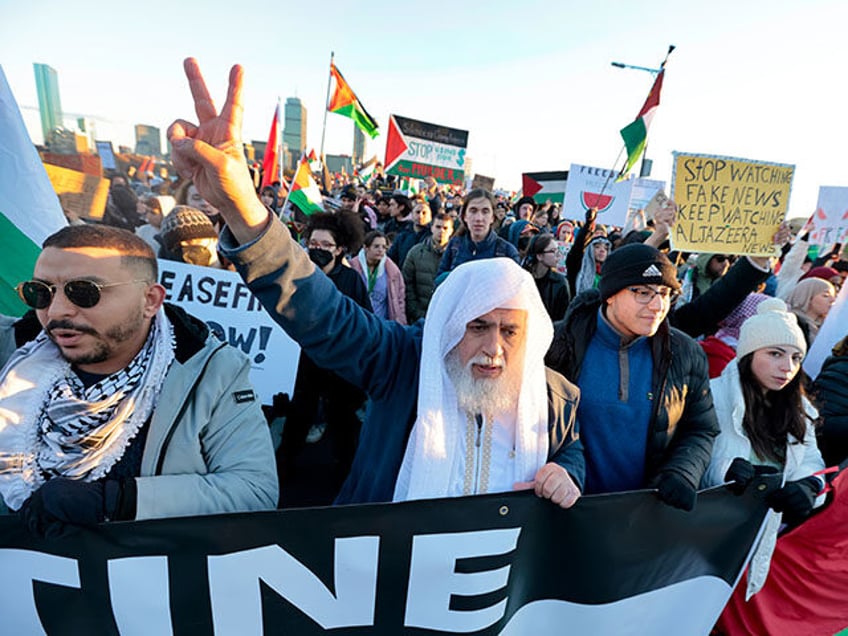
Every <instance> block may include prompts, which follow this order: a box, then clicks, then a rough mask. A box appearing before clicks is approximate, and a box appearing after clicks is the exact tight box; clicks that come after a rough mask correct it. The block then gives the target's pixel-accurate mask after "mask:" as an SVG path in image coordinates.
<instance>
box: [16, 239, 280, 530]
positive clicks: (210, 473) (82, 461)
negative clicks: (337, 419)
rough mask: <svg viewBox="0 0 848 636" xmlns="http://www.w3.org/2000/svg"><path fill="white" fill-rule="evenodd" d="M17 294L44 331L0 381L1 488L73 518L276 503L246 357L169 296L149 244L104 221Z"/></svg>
mask: <svg viewBox="0 0 848 636" xmlns="http://www.w3.org/2000/svg"><path fill="white" fill-rule="evenodd" d="M43 248H44V249H43V250H42V252H41V255H40V256H39V258H38V260H37V261H36V265H35V270H34V272H33V278H32V280H29V281H25V282H23V283H21V284H20V285H18V293H19V295H20V297H21V299H22V300H23V301H24V302H25V303H26V304H27V305H28V306H30V307H31V308H32V309H34V310H35V314H36V315H37V317H38V320H39V322H40V323H41V326H42V327H43V331H42V332H41V333H40V334H39V335H38V336H37V337H36V338H35V339H34V340H32V341H31V342H29V343H27V344H26V345H24V346H23V347H21V348H19V349H18V350H17V351H15V352H14V353H13V354H12V357H11V358H10V359H9V361H8V363H7V366H6V367H5V368H4V370H3V374H2V376H0V494H2V497H3V500H4V501H5V503H6V504H7V505H8V507H9V508H10V509H12V510H20V511H21V514H22V516H23V518H24V520H25V522H26V523H27V526H28V527H29V528H30V529H31V530H32V531H33V532H34V533H36V534H39V535H53V534H56V533H59V532H61V529H62V526H63V525H64V524H77V525H94V524H96V523H99V522H101V521H104V520H129V519H147V518H156V517H170V516H182V515H198V514H212V513H220V512H231V511H247V510H259V509H273V508H274V507H275V505H276V503H277V494H278V493H277V480H276V474H275V471H274V454H273V449H272V445H271V440H270V437H269V434H268V429H267V426H266V425H265V421H264V418H263V416H262V413H261V409H260V407H259V405H258V402H257V400H256V398H255V394H254V392H253V389H252V387H251V385H250V381H249V379H248V370H249V363H248V361H247V360H246V358H245V357H244V356H243V355H242V354H241V353H240V352H237V351H236V350H235V349H233V348H231V347H229V346H228V345H227V344H225V343H222V342H220V341H219V340H217V339H216V338H215V337H213V336H212V335H211V334H210V332H209V330H208V328H207V327H206V325H205V324H203V323H202V322H200V321H199V320H197V319H195V318H193V317H192V316H190V315H188V314H186V313H185V312H183V311H182V310H180V309H179V308H177V307H173V306H170V305H165V304H163V301H164V298H165V290H164V288H163V287H162V286H161V285H159V284H158V282H157V277H158V272H157V263H156V259H155V257H154V255H153V251H152V249H151V248H150V246H149V245H147V243H145V242H144V240H143V239H141V238H140V237H138V236H135V235H134V234H132V233H130V232H127V231H124V230H121V229H118V228H113V227H110V226H105V225H82V226H70V227H66V228H63V229H62V230H60V231H58V232H56V233H55V234H53V235H52V236H50V237H48V238H47V239H46V240H45V242H44V246H43Z"/></svg>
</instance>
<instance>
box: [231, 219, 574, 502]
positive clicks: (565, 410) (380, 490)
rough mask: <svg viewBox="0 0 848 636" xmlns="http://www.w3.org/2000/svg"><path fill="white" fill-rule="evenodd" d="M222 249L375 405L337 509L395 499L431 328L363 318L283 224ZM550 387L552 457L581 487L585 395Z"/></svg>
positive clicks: (276, 314) (277, 314)
mask: <svg viewBox="0 0 848 636" xmlns="http://www.w3.org/2000/svg"><path fill="white" fill-rule="evenodd" d="M220 247H221V249H222V251H223V253H224V255H225V256H226V257H227V258H229V259H230V260H231V261H232V262H233V263H234V264H235V266H236V268H237V269H238V271H239V273H240V274H241V275H242V277H243V278H244V280H245V282H246V283H247V284H248V286H249V287H250V289H251V291H252V292H253V293H254V294H255V295H256V297H257V298H258V299H259V300H260V302H261V303H262V305H263V306H264V307H265V309H266V310H267V311H268V313H269V314H270V315H271V316H272V317H273V318H274V320H276V321H277V322H278V323H279V324H280V326H282V328H283V329H284V330H285V331H286V333H288V334H289V336H291V338H292V339H293V340H295V341H296V342H297V343H298V344H300V346H301V347H302V348H303V350H304V351H305V352H306V353H307V355H309V357H311V358H312V359H313V360H314V361H315V363H316V364H317V365H318V366H320V367H322V368H325V369H328V370H331V371H333V372H334V373H336V374H337V375H339V376H340V377H342V378H344V379H345V380H347V381H348V382H350V383H351V384H354V385H355V386H358V387H360V388H362V389H363V390H365V391H366V392H367V393H368V395H369V397H370V398H371V401H370V404H369V410H368V413H367V415H366V418H365V422H364V424H363V426H362V430H361V433H360V439H359V448H358V450H357V452H356V456H355V458H354V460H353V466H352V467H351V472H350V475H349V476H348V479H347V481H346V482H345V484H344V486H343V487H342V490H341V492H340V493H339V496H338V498H337V500H336V503H366V502H385V501H391V500H392V495H393V493H394V486H395V481H396V479H397V475H398V471H399V470H400V464H401V461H402V460H403V455H404V451H405V450H406V441H407V439H408V437H409V432H410V431H411V430H412V426H413V424H414V423H415V416H416V405H417V397H418V372H419V366H420V358H421V339H422V335H423V322H422V321H418V322H417V323H416V324H415V325H412V326H404V325H400V324H398V323H396V322H394V321H383V320H381V319H380V318H378V317H377V316H375V315H374V314H372V313H370V312H366V311H364V310H362V308H361V307H359V306H358V305H357V304H356V303H355V302H353V301H352V300H350V299H349V298H347V297H346V296H343V295H342V294H340V293H339V292H338V290H337V289H336V287H335V286H334V285H333V283H332V282H331V281H330V279H329V278H327V276H325V275H324V273H323V272H321V271H319V270H316V268H315V267H314V266H313V264H312V262H311V261H310V260H309V258H308V256H307V255H306V253H305V252H304V251H303V250H302V249H301V248H300V247H299V246H298V245H297V244H296V243H295V242H294V241H293V240H292V239H291V237H290V235H289V233H288V230H286V228H285V227H284V226H283V225H282V224H281V223H280V222H279V221H278V220H277V219H273V220H272V221H271V223H270V224H269V227H268V228H267V230H266V231H265V232H264V233H263V234H262V235H261V236H260V237H259V238H257V239H256V240H255V241H253V242H252V243H249V244H247V245H244V246H241V247H237V246H236V244H235V240H234V239H233V236H232V234H231V233H230V232H229V230H225V231H224V232H223V233H222V235H221V241H220ZM293 362H294V361H291V363H293ZM279 363H280V364H286V361H280V362H279ZM547 380H548V395H549V431H550V436H549V459H550V461H554V462H556V463H558V464H560V465H561V466H563V467H564V468H565V469H566V470H567V471H568V473H569V474H570V475H571V476H572V478H573V479H574V481H575V482H576V483H577V485H578V487H581V488H582V484H583V476H584V472H585V463H584V460H583V448H582V445H581V443H580V439H579V435H578V432H577V429H576V422H575V414H576V412H577V401H578V396H579V391H578V390H577V388H576V387H575V386H574V385H573V384H571V383H570V382H568V381H567V380H565V378H564V377H562V376H561V375H559V374H558V373H556V372H554V371H549V373H548V378H547Z"/></svg>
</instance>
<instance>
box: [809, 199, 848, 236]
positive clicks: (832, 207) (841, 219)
mask: <svg viewBox="0 0 848 636" xmlns="http://www.w3.org/2000/svg"><path fill="white" fill-rule="evenodd" d="M813 222H814V223H815V226H814V229H813V231H812V232H811V233H810V244H811V245H818V246H820V247H822V248H824V250H825V251H826V250H828V249H830V248H831V247H833V245H834V244H835V243H842V244H843V245H844V244H845V242H846V239H848V188H846V187H837V186H820V187H819V201H818V203H817V204H816V213H815V217H814V221H813Z"/></svg>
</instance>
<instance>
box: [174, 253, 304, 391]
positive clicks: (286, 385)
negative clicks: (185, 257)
mask: <svg viewBox="0 0 848 636" xmlns="http://www.w3.org/2000/svg"><path fill="white" fill-rule="evenodd" d="M159 282H160V283H161V284H162V285H163V286H164V287H165V292H166V295H165V300H166V301H167V302H171V303H173V304H175V305H178V306H180V307H182V308H183V309H185V310H186V311H187V312H189V313H190V314H192V315H194V316H196V317H197V318H200V319H201V320H203V321H204V322H205V323H206V324H207V325H209V328H210V329H211V330H212V333H214V334H215V335H216V336H218V337H219V338H220V339H221V340H223V341H224V342H228V343H230V344H231V345H232V346H233V347H235V348H236V349H239V350H240V351H241V352H243V353H244V354H245V355H246V356H247V357H248V358H250V366H251V369H250V380H251V382H252V383H253V386H254V388H255V389H256V392H257V393H258V394H259V397H260V399H261V400H262V403H263V404H271V402H272V398H273V396H274V394H275V393H281V392H283V393H288V394H289V395H292V393H293V391H294V381H295V377H296V376H297V363H298V360H299V358H300V347H299V346H298V345H297V343H296V342H294V340H292V339H291V338H289V337H288V336H287V335H286V333H285V332H284V331H283V330H282V328H281V327H280V326H279V325H278V324H277V323H275V322H274V321H273V320H271V317H270V316H269V315H268V314H267V312H266V311H265V310H264V309H263V308H262V305H260V304H259V301H258V300H257V299H256V297H255V296H254V295H253V294H252V293H251V291H250V290H249V289H248V288H247V285H246V284H245V283H244V281H243V280H242V279H241V276H239V275H238V274H236V273H235V272H230V271H227V270H221V269H215V268H212V267H201V266H199V265H188V264H186V263H177V262H175V261H165V260H161V259H160V260H159Z"/></svg>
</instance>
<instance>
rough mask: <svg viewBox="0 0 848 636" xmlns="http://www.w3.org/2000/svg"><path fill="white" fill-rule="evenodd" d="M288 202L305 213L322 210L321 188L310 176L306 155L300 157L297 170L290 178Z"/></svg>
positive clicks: (310, 171)
mask: <svg viewBox="0 0 848 636" xmlns="http://www.w3.org/2000/svg"><path fill="white" fill-rule="evenodd" d="M289 202H290V203H291V204H292V205H296V206H297V207H298V208H300V210H301V211H302V212H303V213H304V214H307V215H309V214H315V213H316V212H323V211H324V206H323V198H322V197H321V190H319V189H318V184H317V183H315V179H313V178H312V170H311V169H310V167H309V158H308V157H302V158H301V159H300V162H299V163H298V165H297V172H295V175H294V179H292V185H291V192H289Z"/></svg>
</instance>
